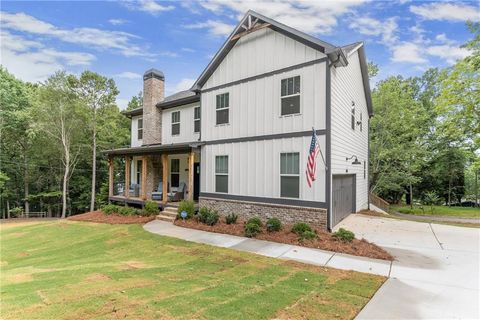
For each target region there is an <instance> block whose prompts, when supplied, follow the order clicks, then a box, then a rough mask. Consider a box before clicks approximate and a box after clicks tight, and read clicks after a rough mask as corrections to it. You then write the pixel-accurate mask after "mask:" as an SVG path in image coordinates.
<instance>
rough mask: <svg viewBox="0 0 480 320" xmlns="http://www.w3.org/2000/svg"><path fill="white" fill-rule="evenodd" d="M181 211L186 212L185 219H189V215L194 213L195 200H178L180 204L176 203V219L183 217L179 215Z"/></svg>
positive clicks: (191, 215)
mask: <svg viewBox="0 0 480 320" xmlns="http://www.w3.org/2000/svg"><path fill="white" fill-rule="evenodd" d="M183 211H185V212H186V213H187V217H186V218H185V219H190V218H191V217H193V214H194V213H195V202H193V201H191V200H182V201H180V204H179V205H178V210H177V218H178V219H183V218H182V216H181V215H180V214H181V213H182V212H183Z"/></svg>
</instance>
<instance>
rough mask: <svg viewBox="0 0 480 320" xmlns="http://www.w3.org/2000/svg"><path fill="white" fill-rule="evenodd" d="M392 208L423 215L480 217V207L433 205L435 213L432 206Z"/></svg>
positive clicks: (401, 211)
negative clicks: (431, 208)
mask: <svg viewBox="0 0 480 320" xmlns="http://www.w3.org/2000/svg"><path fill="white" fill-rule="evenodd" d="M390 208H391V210H393V211H397V212H400V213H405V214H413V215H421V216H443V217H461V218H480V208H468V207H448V206H433V213H432V211H431V210H430V206H423V207H422V206H414V207H413V209H410V207H409V206H391V207H390ZM422 208H423V210H422Z"/></svg>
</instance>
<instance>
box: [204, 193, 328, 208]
mask: <svg viewBox="0 0 480 320" xmlns="http://www.w3.org/2000/svg"><path fill="white" fill-rule="evenodd" d="M202 197H203V198H209V199H220V200H235V201H246V202H255V203H266V204H278V205H283V206H294V207H307V208H317V209H326V208H327V206H326V203H325V202H317V201H306V200H296V199H284V198H264V197H252V196H241V195H235V194H228V193H210V192H200V198H202Z"/></svg>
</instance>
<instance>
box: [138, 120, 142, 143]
mask: <svg viewBox="0 0 480 320" xmlns="http://www.w3.org/2000/svg"><path fill="white" fill-rule="evenodd" d="M137 139H138V140H142V139H143V118H138V119H137Z"/></svg>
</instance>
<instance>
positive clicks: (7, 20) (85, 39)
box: [0, 11, 152, 57]
mask: <svg viewBox="0 0 480 320" xmlns="http://www.w3.org/2000/svg"><path fill="white" fill-rule="evenodd" d="M0 22H1V23H2V28H3V29H9V30H16V31H21V32H26V33H31V34H36V35H43V36H49V37H52V38H56V39H59V40H61V41H64V42H68V43H74V44H81V45H85V46H88V47H89V48H95V49H97V50H105V49H109V50H112V51H115V52H119V53H121V54H122V55H124V56H127V57H131V56H144V57H152V54H150V53H148V52H146V51H145V50H144V49H143V48H141V47H139V46H137V45H134V44H132V39H135V38H138V37H136V36H135V35H132V34H129V33H126V32H121V31H108V30H100V29H96V28H74V29H61V28H58V27H56V26H54V25H52V24H50V23H47V22H44V21H41V20H38V19H36V18H35V17H32V16H30V15H27V14H25V13H13V14H12V13H8V12H5V11H2V12H1V15H0Z"/></svg>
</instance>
